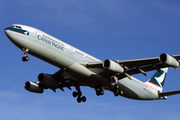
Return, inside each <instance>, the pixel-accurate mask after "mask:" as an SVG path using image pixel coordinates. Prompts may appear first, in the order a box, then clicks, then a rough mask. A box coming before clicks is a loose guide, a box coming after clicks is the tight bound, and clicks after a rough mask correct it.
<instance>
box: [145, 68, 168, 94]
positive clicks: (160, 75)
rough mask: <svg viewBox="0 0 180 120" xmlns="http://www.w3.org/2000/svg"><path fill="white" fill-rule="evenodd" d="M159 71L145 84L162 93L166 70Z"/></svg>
mask: <svg viewBox="0 0 180 120" xmlns="http://www.w3.org/2000/svg"><path fill="white" fill-rule="evenodd" d="M160 71H161V72H158V71H156V73H155V74H154V75H153V76H152V77H151V79H150V80H148V81H147V82H146V84H148V85H149V86H151V87H153V88H155V89H157V90H159V91H160V92H162V90H163V86H164V81H165V78H166V74H167V71H168V68H162V69H160Z"/></svg>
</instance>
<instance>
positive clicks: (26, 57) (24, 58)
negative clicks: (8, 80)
mask: <svg viewBox="0 0 180 120" xmlns="http://www.w3.org/2000/svg"><path fill="white" fill-rule="evenodd" d="M28 52H29V49H28V48H23V49H22V53H23V54H24V57H22V61H23V62H25V61H28V60H29V57H28V56H27V53H28Z"/></svg>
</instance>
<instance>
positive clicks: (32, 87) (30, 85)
mask: <svg viewBox="0 0 180 120" xmlns="http://www.w3.org/2000/svg"><path fill="white" fill-rule="evenodd" d="M24 88H25V89H26V90H28V91H30V92H34V93H43V92H44V89H43V88H42V87H40V86H39V85H38V83H36V82H30V81H27V82H26V83H25V84H24Z"/></svg>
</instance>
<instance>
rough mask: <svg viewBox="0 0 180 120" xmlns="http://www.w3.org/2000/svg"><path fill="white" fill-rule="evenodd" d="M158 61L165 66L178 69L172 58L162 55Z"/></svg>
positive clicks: (175, 61)
mask: <svg viewBox="0 0 180 120" xmlns="http://www.w3.org/2000/svg"><path fill="white" fill-rule="evenodd" d="M159 61H160V62H161V63H163V64H165V65H168V66H171V67H174V68H177V67H179V62H178V61H177V60H176V59H175V58H174V57H172V56H170V55H168V54H166V53H163V54H161V55H160V56H159Z"/></svg>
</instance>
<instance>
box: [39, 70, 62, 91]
mask: <svg viewBox="0 0 180 120" xmlns="http://www.w3.org/2000/svg"><path fill="white" fill-rule="evenodd" d="M38 80H39V82H40V83H42V84H44V85H46V86H48V87H50V88H51V87H57V85H58V83H59V81H58V80H56V79H54V78H53V77H52V76H51V75H48V74H44V73H40V74H39V76H38Z"/></svg>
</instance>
